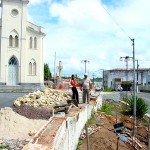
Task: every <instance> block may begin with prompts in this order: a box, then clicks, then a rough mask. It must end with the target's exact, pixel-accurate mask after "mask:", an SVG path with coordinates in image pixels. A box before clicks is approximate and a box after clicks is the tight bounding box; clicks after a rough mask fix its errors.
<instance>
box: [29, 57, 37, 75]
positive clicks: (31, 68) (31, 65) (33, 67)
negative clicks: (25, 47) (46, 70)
mask: <svg viewBox="0 0 150 150" xmlns="http://www.w3.org/2000/svg"><path fill="white" fill-rule="evenodd" d="M29 75H36V62H35V60H33V59H32V60H31V61H30V63H29Z"/></svg>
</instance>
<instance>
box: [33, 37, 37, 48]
mask: <svg viewBox="0 0 150 150" xmlns="http://www.w3.org/2000/svg"><path fill="white" fill-rule="evenodd" d="M34 48H37V38H36V37H35V38H34Z"/></svg>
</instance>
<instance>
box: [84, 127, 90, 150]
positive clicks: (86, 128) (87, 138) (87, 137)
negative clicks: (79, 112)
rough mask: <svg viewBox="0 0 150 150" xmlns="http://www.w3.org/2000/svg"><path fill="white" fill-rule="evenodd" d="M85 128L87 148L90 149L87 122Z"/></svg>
mask: <svg viewBox="0 0 150 150" xmlns="http://www.w3.org/2000/svg"><path fill="white" fill-rule="evenodd" d="M85 130H86V141H87V150H90V146H89V134H88V127H87V124H85Z"/></svg>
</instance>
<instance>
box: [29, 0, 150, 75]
mask: <svg viewBox="0 0 150 150" xmlns="http://www.w3.org/2000/svg"><path fill="white" fill-rule="evenodd" d="M149 8H150V1H149V0H99V1H98V0H30V2H29V4H28V21H31V22H33V23H35V24H37V25H39V26H42V27H43V28H44V30H45V33H46V37H45V48H44V62H45V63H48V64H49V67H50V70H51V72H52V74H53V73H54V56H55V52H56V66H55V68H56V72H58V70H57V66H58V63H59V61H62V65H63V71H62V74H63V75H64V76H70V75H71V74H78V75H80V76H82V75H83V73H84V70H85V68H84V66H85V65H84V63H81V61H82V60H88V61H90V63H87V72H88V73H89V76H91V77H92V75H93V73H94V74H95V76H98V77H99V76H101V75H102V73H101V71H97V70H99V69H105V70H107V69H113V68H126V63H125V62H124V61H120V57H125V56H130V57H132V56H133V55H132V42H131V40H130V38H134V39H135V57H136V59H138V60H139V65H140V68H150V65H149V64H150V61H149V60H150V57H149V55H150V52H149V49H150V44H149V43H150V42H149V41H150V36H149V35H150V11H149ZM129 37H130V38H129ZM129 67H132V60H131V61H129Z"/></svg>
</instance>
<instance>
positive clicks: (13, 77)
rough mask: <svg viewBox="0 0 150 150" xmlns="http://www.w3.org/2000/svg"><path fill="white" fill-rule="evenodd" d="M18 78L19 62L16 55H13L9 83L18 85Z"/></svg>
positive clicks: (9, 64)
mask: <svg viewBox="0 0 150 150" xmlns="http://www.w3.org/2000/svg"><path fill="white" fill-rule="evenodd" d="M17 79H18V64H17V60H16V58H15V57H11V58H10V60H9V63H8V85H16V84H17Z"/></svg>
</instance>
